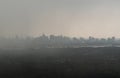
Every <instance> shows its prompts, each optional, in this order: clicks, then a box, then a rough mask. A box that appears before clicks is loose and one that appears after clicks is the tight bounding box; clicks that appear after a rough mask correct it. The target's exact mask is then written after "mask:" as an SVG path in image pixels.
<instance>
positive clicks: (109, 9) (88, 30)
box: [0, 0, 120, 37]
mask: <svg viewBox="0 0 120 78" xmlns="http://www.w3.org/2000/svg"><path fill="white" fill-rule="evenodd" d="M42 33H45V34H47V35H49V34H55V35H61V34H63V35H67V36H77V37H79V36H82V37H88V36H95V37H109V36H116V37H120V1H119V0H0V36H15V35H22V36H27V35H31V36H39V35H41V34H42Z"/></svg>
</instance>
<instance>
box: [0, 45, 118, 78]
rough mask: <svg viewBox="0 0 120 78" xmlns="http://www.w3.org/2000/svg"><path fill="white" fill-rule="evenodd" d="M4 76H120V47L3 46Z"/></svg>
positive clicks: (1, 66)
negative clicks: (29, 47) (24, 47)
mask: <svg viewBox="0 0 120 78" xmlns="http://www.w3.org/2000/svg"><path fill="white" fill-rule="evenodd" d="M0 78H120V48H117V47H106V48H105V47H104V48H64V49H62V48H59V49H58V48H47V49H46V48H44V49H37V50H36V49H26V50H0Z"/></svg>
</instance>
